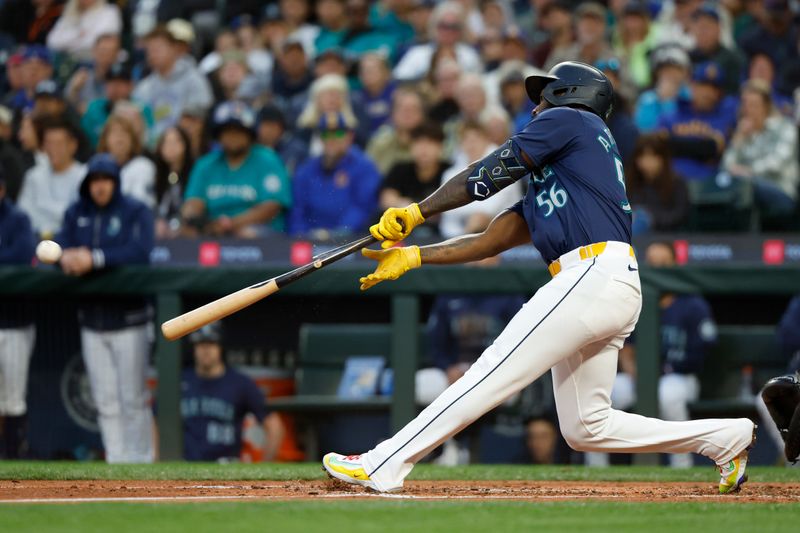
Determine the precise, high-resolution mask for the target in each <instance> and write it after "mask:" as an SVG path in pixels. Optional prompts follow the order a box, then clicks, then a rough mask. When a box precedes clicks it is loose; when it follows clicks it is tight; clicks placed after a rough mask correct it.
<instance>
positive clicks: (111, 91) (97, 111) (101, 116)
mask: <svg viewBox="0 0 800 533" xmlns="http://www.w3.org/2000/svg"><path fill="white" fill-rule="evenodd" d="M132 97H133V80H132V75H131V69H130V67H129V66H128V65H127V64H124V63H115V64H114V65H111V67H110V68H109V69H108V72H106V78H105V83H104V84H103V94H102V95H101V96H100V97H99V98H96V99H94V100H92V101H90V102H89V104H88V105H87V106H86V111H85V112H84V113H83V116H82V117H81V129H83V132H84V133H85V134H86V136H87V137H88V138H89V142H90V143H91V145H92V146H97V141H98V140H99V139H100V133H101V132H102V131H103V126H105V124H106V121H107V120H108V117H109V116H111V114H112V112H114V108H115V107H116V105H117V104H118V103H120V102H127V101H130V100H131V98H132ZM136 105H137V106H139V108H140V109H141V114H142V116H143V117H144V122H145V125H146V127H147V128H150V127H152V126H153V124H154V120H155V119H154V117H153V110H152V109H151V108H150V106H149V105H147V104H143V103H137V104H136ZM145 141H146V139H145V138H143V139H142V142H145Z"/></svg>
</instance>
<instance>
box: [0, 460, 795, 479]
mask: <svg viewBox="0 0 800 533" xmlns="http://www.w3.org/2000/svg"><path fill="white" fill-rule="evenodd" d="M748 473H749V474H750V479H751V480H753V481H769V482H775V483H780V482H800V470H798V469H791V468H777V467H751V468H748ZM715 475H716V473H715V471H714V469H713V468H712V466H711V464H710V463H709V466H708V467H705V468H704V467H698V468H691V469H688V470H674V469H671V468H661V467H625V466H622V467H610V468H586V467H583V466H528V465H472V466H467V467H456V468H448V467H441V466H433V465H424V464H423V465H419V466H417V467H416V468H415V469H414V471H413V472H412V473H411V476H410V477H409V479H426V480H433V479H456V480H459V479H463V480H468V481H469V480H505V479H509V480H532V481H542V480H554V481H568V480H574V481H713V480H714V478H715ZM324 477H325V476H324V474H323V473H322V470H321V467H320V466H319V464H318V463H300V464H295V463H286V464H284V463H279V464H269V463H266V464H253V465H251V464H224V465H221V464H215V463H157V464H152V465H107V464H105V463H100V462H87V463H80V462H11V461H9V462H2V461H0V479H61V480H72V479H186V480H213V479H218V480H274V481H282V480H291V479H322V478H324Z"/></svg>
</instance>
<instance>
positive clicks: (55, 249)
mask: <svg viewBox="0 0 800 533" xmlns="http://www.w3.org/2000/svg"><path fill="white" fill-rule="evenodd" d="M36 257H37V258H38V259H39V261H41V262H42V263H46V264H48V265H49V264H52V263H55V262H56V261H58V260H59V259H61V246H59V244H58V243H57V242H54V241H42V242H40V243H39V245H38V246H36Z"/></svg>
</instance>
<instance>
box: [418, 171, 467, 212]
mask: <svg viewBox="0 0 800 533" xmlns="http://www.w3.org/2000/svg"><path fill="white" fill-rule="evenodd" d="M477 164H478V163H477V162H475V163H473V164H471V165H469V166H468V167H467V168H465V169H464V170H462V171H461V172H459V173H458V174H456V175H455V176H453V177H452V178H450V179H449V180H448V181H447V183H445V184H444V185H442V186H441V187H439V188H438V189H436V191H435V192H434V193H433V194H431V195H430V196H428V197H427V198H425V199H424V200H422V201H421V202H420V203H419V210H420V212H421V213H422V216H424V217H425V218H429V217H432V216H434V215H438V214H439V213H444V212H445V211H449V210H451V209H455V208H457V207H461V206H462V205H467V204H468V203H470V202H471V201H472V198H471V197H470V196H469V194H467V178H468V177H469V175H470V174H471V173H472V171H473V169H474V168H475V166H476V165H477Z"/></svg>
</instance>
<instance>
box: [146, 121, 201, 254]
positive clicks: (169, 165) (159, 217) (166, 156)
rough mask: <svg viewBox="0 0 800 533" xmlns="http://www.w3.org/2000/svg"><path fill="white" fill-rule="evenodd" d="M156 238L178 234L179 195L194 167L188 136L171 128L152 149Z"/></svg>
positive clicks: (178, 128)
mask: <svg viewBox="0 0 800 533" xmlns="http://www.w3.org/2000/svg"><path fill="white" fill-rule="evenodd" d="M154 158H155V164H156V184H155V190H156V213H155V214H156V237H157V238H159V239H171V238H174V237H177V236H178V235H179V234H180V229H181V207H182V206H183V192H184V189H185V188H186V183H187V182H188V181H189V175H190V174H191V172H192V167H193V166H194V157H193V156H192V147H191V143H190V141H189V136H188V135H187V134H186V132H185V131H184V130H183V129H182V128H180V127H178V126H172V127H171V128H168V129H167V131H165V132H164V133H163V135H161V138H160V139H159V140H158V143H157V144H156V148H155V154H154Z"/></svg>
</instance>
